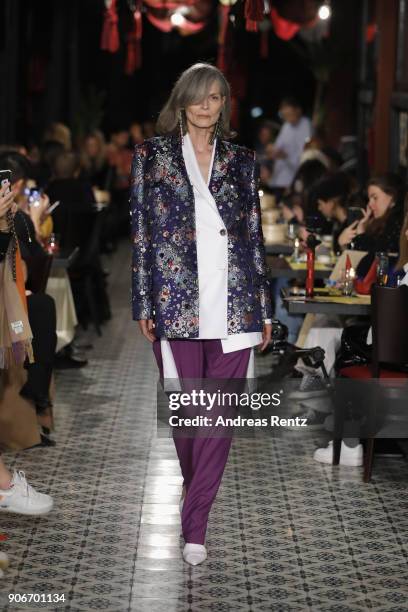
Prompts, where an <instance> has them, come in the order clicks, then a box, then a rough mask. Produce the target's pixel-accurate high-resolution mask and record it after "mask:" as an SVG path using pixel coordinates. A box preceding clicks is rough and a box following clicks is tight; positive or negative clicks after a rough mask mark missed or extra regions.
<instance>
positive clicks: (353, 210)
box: [347, 206, 364, 225]
mask: <svg viewBox="0 0 408 612" xmlns="http://www.w3.org/2000/svg"><path fill="white" fill-rule="evenodd" d="M363 217H364V208H360V207H359V206H350V207H349V208H348V209H347V225H351V224H352V223H354V222H355V221H361V219H362V218H363Z"/></svg>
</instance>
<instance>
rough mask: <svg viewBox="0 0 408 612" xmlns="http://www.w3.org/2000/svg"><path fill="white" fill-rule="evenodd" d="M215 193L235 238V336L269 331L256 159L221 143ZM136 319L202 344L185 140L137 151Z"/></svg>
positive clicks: (162, 140)
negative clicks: (185, 159)
mask: <svg viewBox="0 0 408 612" xmlns="http://www.w3.org/2000/svg"><path fill="white" fill-rule="evenodd" d="M216 143H217V144H216V150H215V154H214V163H213V168H212V174H211V178H210V183H209V189H210V191H211V193H212V195H213V197H214V199H215V202H216V204H217V207H218V210H219V212H220V215H221V217H222V220H223V222H224V224H225V227H226V229H227V234H228V313H227V320H228V335H231V334H239V333H244V332H254V331H262V329H263V321H264V319H270V318H271V301H270V289H269V283H268V279H267V268H266V263H265V249H264V244H263V234H262V225H261V211H260V204H259V197H258V180H257V176H256V166H255V157H254V153H253V152H252V151H250V150H249V149H246V148H245V147H241V146H238V145H236V144H232V143H230V142H228V141H224V140H220V139H217V141H216ZM130 206H131V221H132V249H133V258H132V303H133V319H134V320H140V319H154V321H155V333H156V335H157V336H158V337H162V336H164V337H167V338H197V337H198V336H199V319H198V314H199V291H198V273H197V249H196V233H195V232H196V228H195V206H194V193H193V187H192V185H191V183H190V181H189V177H188V174H187V170H186V166H185V163H184V158H183V152H182V147H181V142H180V137H179V136H175V135H172V136H162V137H155V138H151V139H149V140H146V141H145V142H144V143H143V144H140V145H137V146H136V147H135V152H134V156H133V163H132V175H131V198H130Z"/></svg>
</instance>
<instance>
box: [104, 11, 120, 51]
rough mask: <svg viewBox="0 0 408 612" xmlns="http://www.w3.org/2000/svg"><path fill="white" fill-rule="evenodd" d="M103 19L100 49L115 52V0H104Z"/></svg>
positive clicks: (117, 44) (116, 33)
mask: <svg viewBox="0 0 408 612" xmlns="http://www.w3.org/2000/svg"><path fill="white" fill-rule="evenodd" d="M105 6H106V10H105V19H104V22H103V28H102V36H101V49H103V51H109V52H110V53H116V51H118V50H119V31H118V14H117V10H116V0H105Z"/></svg>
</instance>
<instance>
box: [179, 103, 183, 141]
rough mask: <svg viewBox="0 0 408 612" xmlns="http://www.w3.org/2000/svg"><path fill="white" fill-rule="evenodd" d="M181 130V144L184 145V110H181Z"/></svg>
mask: <svg viewBox="0 0 408 612" xmlns="http://www.w3.org/2000/svg"><path fill="white" fill-rule="evenodd" d="M179 129H180V142H181V144H184V118H183V109H180V112H179Z"/></svg>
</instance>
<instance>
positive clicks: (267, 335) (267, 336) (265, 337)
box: [258, 323, 272, 352]
mask: <svg viewBox="0 0 408 612" xmlns="http://www.w3.org/2000/svg"><path fill="white" fill-rule="evenodd" d="M271 338H272V323H264V328H263V332H262V342H261V344H259V345H258V348H259V350H260V351H261V352H262V351H264V350H265V349H266V347H267V346H268V344H269V343H270V341H271Z"/></svg>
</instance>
